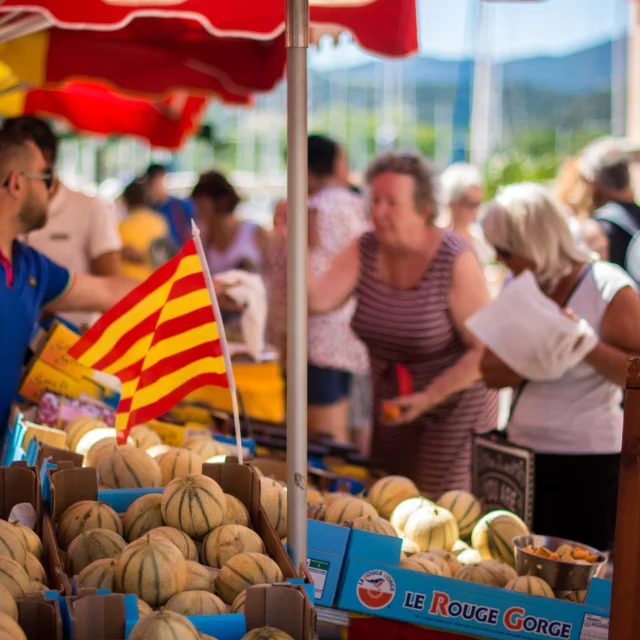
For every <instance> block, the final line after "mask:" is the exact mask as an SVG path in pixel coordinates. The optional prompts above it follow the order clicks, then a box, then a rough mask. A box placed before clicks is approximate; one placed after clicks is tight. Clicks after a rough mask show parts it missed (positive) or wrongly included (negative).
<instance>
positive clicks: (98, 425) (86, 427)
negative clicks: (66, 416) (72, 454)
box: [64, 416, 113, 455]
mask: <svg viewBox="0 0 640 640" xmlns="http://www.w3.org/2000/svg"><path fill="white" fill-rule="evenodd" d="M96 429H100V430H102V429H109V426H108V425H107V424H106V423H104V422H103V421H102V420H98V419H97V418H93V417H90V416H81V417H79V418H73V420H69V422H67V424H66V425H65V427H64V430H65V433H66V434H67V447H69V449H71V451H77V447H78V444H79V443H80V440H82V438H83V436H85V435H86V434H87V433H89V432H90V431H94V430H96ZM110 433H111V434H113V429H111V432H110ZM105 437H109V436H108V435H107V436H105ZM91 444H94V443H91ZM90 448H91V447H90V446H89V447H87V449H86V450H85V451H82V454H83V455H84V454H85V453H86V452H87V451H88V450H89V449H90Z"/></svg>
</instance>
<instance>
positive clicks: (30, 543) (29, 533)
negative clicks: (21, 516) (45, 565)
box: [0, 522, 44, 560]
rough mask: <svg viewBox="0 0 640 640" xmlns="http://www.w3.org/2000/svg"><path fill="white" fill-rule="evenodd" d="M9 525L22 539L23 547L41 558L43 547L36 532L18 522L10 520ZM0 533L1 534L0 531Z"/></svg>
mask: <svg viewBox="0 0 640 640" xmlns="http://www.w3.org/2000/svg"><path fill="white" fill-rule="evenodd" d="M11 526H12V527H13V530H14V532H15V533H16V534H17V535H18V537H19V538H20V539H21V540H22V543H23V544H24V546H25V549H26V550H27V551H28V552H29V553H32V554H33V555H34V556H35V557H36V558H38V560H42V553H43V550H44V548H43V546H42V541H41V540H40V538H38V534H37V533H36V532H35V531H34V530H33V529H30V528H29V527H26V526H25V525H23V524H20V523H19V522H12V523H11ZM0 535H2V533H1V531H0Z"/></svg>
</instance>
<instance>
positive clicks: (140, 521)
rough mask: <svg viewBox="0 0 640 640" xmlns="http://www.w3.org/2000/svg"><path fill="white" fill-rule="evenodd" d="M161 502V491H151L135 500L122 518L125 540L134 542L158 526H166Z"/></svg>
mask: <svg viewBox="0 0 640 640" xmlns="http://www.w3.org/2000/svg"><path fill="white" fill-rule="evenodd" d="M161 504H162V494H160V493H150V494H148V495H146V496H141V497H140V498H138V499H137V500H134V501H133V502H132V503H131V504H130V505H129V508H128V509H127V510H126V512H125V514H124V518H122V524H123V528H124V537H125V540H127V541H128V542H133V541H134V540H137V539H138V538H141V537H142V536H143V535H144V534H145V533H149V531H151V530H152V529H155V528H156V527H164V519H163V518H162V507H161Z"/></svg>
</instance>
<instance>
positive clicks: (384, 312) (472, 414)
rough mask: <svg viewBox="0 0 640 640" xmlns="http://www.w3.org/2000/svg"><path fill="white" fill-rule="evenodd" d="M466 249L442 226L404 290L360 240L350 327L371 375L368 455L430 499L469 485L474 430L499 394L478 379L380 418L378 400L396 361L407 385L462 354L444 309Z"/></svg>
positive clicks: (370, 244)
mask: <svg viewBox="0 0 640 640" xmlns="http://www.w3.org/2000/svg"><path fill="white" fill-rule="evenodd" d="M469 249H470V248H469V246H468V245H467V244H466V242H465V241H464V240H463V239H462V238H461V237H460V236H458V235H457V234H455V233H453V232H452V231H449V230H445V231H444V235H443V239H442V242H441V244H440V247H439V248H438V250H437V251H436V254H435V255H434V257H433V260H432V261H431V264H430V265H429V267H428V268H427V269H426V271H425V273H424V275H423V277H422V279H421V280H420V282H419V283H418V284H417V285H416V286H415V287H414V288H412V289H410V290H406V291H405V290H398V289H392V288H391V287H389V286H387V285H386V284H385V283H384V282H383V281H382V280H381V278H380V276H379V268H378V242H377V240H376V238H375V235H374V234H373V233H367V234H365V235H363V236H362V237H361V238H360V260H361V267H360V279H359V282H358V287H357V291H356V297H357V299H358V307H357V309H356V312H355V315H354V317H353V320H352V328H353V330H354V332H355V333H356V335H357V336H358V337H359V338H360V340H362V341H363V342H364V343H365V345H366V346H367V348H368V350H369V357H370V360H371V375H372V379H373V395H374V399H373V403H374V407H373V409H374V430H373V442H372V457H373V458H374V459H376V460H379V461H380V462H381V464H382V466H383V468H384V469H385V470H386V471H387V472H388V473H392V474H399V475H404V476H408V477H409V478H411V479H412V480H413V481H414V482H415V483H416V484H417V485H418V487H419V489H420V491H421V492H422V493H423V494H425V495H426V496H427V497H429V498H437V497H439V496H440V495H441V494H442V493H444V492H445V491H449V490H451V489H464V490H467V491H469V490H470V489H471V444H472V438H473V434H474V433H486V432H488V431H491V430H492V429H494V428H495V427H496V423H497V417H498V396H497V393H496V392H494V391H490V390H488V389H487V388H486V386H485V385H484V383H482V382H477V383H475V384H474V385H473V386H472V387H470V388H469V389H466V390H464V391H461V392H459V393H456V394H454V395H453V396H451V397H449V398H447V399H446V400H445V401H444V402H443V403H442V404H440V405H438V406H437V407H434V408H433V409H431V410H430V411H428V412H427V413H425V414H423V415H422V416H420V417H419V418H418V419H416V420H415V421H414V422H412V423H410V424H406V425H399V426H393V427H389V426H384V425H382V424H381V421H380V415H381V405H382V403H383V402H384V401H385V400H389V399H391V398H394V397H396V396H397V395H398V383H397V376H396V373H395V365H396V363H400V364H403V365H404V366H405V367H407V368H408V370H409V372H410V374H411V377H412V380H413V389H414V391H418V390H422V389H425V388H426V387H427V386H428V385H429V384H430V383H431V381H432V380H434V379H435V378H436V377H437V376H439V375H440V374H441V373H442V372H443V371H445V370H446V369H448V368H449V367H451V366H452V365H453V364H455V362H456V361H457V360H458V359H459V358H460V357H461V356H462V355H463V354H464V352H465V346H464V345H463V343H462V341H461V339H460V336H459V335H458V333H457V332H456V329H455V327H454V325H453V321H452V319H451V315H450V313H449V292H450V290H451V278H452V273H453V263H454V261H455V259H456V257H457V256H458V255H459V254H460V253H461V252H463V251H468V250H469Z"/></svg>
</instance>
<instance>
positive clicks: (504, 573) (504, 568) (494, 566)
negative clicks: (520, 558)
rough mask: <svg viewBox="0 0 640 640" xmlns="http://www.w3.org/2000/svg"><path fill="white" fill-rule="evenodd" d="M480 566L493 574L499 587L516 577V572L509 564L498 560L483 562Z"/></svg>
mask: <svg viewBox="0 0 640 640" xmlns="http://www.w3.org/2000/svg"><path fill="white" fill-rule="evenodd" d="M480 565H481V566H483V567H485V568H487V569H489V571H492V572H493V573H494V575H495V576H496V579H497V580H499V581H500V586H501V587H504V586H506V585H507V583H509V582H511V581H512V580H515V579H516V578H517V577H518V574H517V572H516V570H515V569H514V568H513V567H512V566H511V565H510V564H507V563H506V562H501V561H500V560H483V561H482V562H481V563H480Z"/></svg>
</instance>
